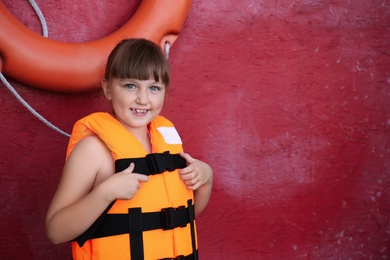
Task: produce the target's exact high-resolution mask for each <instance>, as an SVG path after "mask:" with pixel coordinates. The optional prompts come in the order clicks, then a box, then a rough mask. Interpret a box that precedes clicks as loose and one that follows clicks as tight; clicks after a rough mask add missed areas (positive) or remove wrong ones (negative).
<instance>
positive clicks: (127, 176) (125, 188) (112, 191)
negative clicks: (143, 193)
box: [102, 163, 149, 201]
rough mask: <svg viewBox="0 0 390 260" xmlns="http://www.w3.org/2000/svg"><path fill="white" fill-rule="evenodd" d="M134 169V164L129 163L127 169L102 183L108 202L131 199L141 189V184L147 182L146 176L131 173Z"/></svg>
mask: <svg viewBox="0 0 390 260" xmlns="http://www.w3.org/2000/svg"><path fill="white" fill-rule="evenodd" d="M134 167H135V165H134V163H131V164H130V166H129V167H127V168H126V169H124V170H123V171H121V172H118V173H116V174H114V175H112V176H111V177H109V178H108V179H107V180H105V181H104V182H103V183H102V186H104V191H105V193H106V194H107V199H108V200H109V201H114V200H116V199H123V200H129V199H132V198H133V197H134V195H135V194H136V192H137V191H138V190H139V188H141V182H147V181H148V180H149V178H148V176H146V175H143V174H138V173H133V170H134Z"/></svg>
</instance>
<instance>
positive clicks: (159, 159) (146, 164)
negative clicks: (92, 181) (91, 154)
mask: <svg viewBox="0 0 390 260" xmlns="http://www.w3.org/2000/svg"><path fill="white" fill-rule="evenodd" d="M132 162H133V163H134V164H135V168H134V170H133V172H135V173H141V174H145V175H153V174H158V173H162V172H165V171H169V172H170V171H174V170H176V169H181V168H184V167H186V166H187V163H186V160H184V159H183V157H181V156H180V154H170V153H169V152H168V151H167V152H163V153H151V154H148V155H146V157H144V158H124V159H118V160H116V161H115V170H116V172H120V171H123V170H124V169H126V168H127V167H129V166H130V163H132Z"/></svg>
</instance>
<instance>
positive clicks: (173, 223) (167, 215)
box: [161, 206, 187, 230]
mask: <svg viewBox="0 0 390 260" xmlns="http://www.w3.org/2000/svg"><path fill="white" fill-rule="evenodd" d="M185 213H186V207H184V206H180V207H178V208H164V209H162V210H161V221H162V223H161V227H162V229H163V230H170V229H174V228H177V227H185V226H187V221H186V218H185Z"/></svg>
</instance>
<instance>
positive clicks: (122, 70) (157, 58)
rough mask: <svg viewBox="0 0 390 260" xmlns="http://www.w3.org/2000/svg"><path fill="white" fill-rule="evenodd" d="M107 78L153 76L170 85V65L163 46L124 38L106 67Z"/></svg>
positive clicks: (143, 78) (145, 78) (142, 77)
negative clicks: (162, 48)
mask: <svg viewBox="0 0 390 260" xmlns="http://www.w3.org/2000/svg"><path fill="white" fill-rule="evenodd" d="M105 78H106V80H108V81H110V80H111V79H113V78H119V79H126V78H131V79H138V80H148V79H150V78H153V79H154V80H155V81H157V82H162V83H164V84H165V85H166V86H168V85H169V81H170V78H169V65H168V62H167V60H166V59H165V55H164V53H163V52H162V50H161V48H160V47H159V46H158V45H156V44H154V43H152V42H149V41H146V40H140V39H138V40H134V41H132V40H124V41H122V42H121V43H119V44H118V45H117V47H116V48H115V49H114V50H113V51H112V53H111V54H110V56H109V58H108V61H107V67H106V75H105Z"/></svg>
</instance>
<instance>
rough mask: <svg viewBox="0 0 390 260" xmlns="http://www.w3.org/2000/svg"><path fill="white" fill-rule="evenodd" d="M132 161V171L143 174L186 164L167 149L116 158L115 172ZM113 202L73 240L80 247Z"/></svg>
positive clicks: (155, 172) (178, 155)
mask: <svg viewBox="0 0 390 260" xmlns="http://www.w3.org/2000/svg"><path fill="white" fill-rule="evenodd" d="M132 162H134V164H135V168H134V170H133V172H136V173H140V174H145V175H151V174H157V173H163V172H164V171H173V170H176V169H181V168H184V167H186V166H187V163H186V160H185V159H184V158H183V157H181V156H180V154H170V153H169V151H166V152H164V153H152V154H148V155H146V157H144V158H125V159H118V160H116V161H115V172H116V173H117V172H121V171H123V170H124V169H126V168H127V167H129V166H130V163H132ZM114 203H115V201H113V202H111V204H110V205H108V207H107V208H106V210H104V212H103V213H102V214H101V215H100V216H99V217H98V218H97V219H96V220H95V222H94V223H93V224H92V225H91V226H90V227H89V228H88V229H87V230H86V231H85V232H84V233H83V234H81V235H80V236H78V237H77V238H76V239H75V240H73V241H77V243H78V245H79V246H80V247H82V246H83V245H84V243H85V242H86V241H87V240H88V239H90V238H91V237H92V236H93V234H94V233H95V231H96V230H97V228H98V227H99V226H100V224H101V223H102V221H103V220H104V218H105V217H106V215H107V212H108V211H109V210H110V209H111V207H112V205H114ZM126 216H127V215H126Z"/></svg>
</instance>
